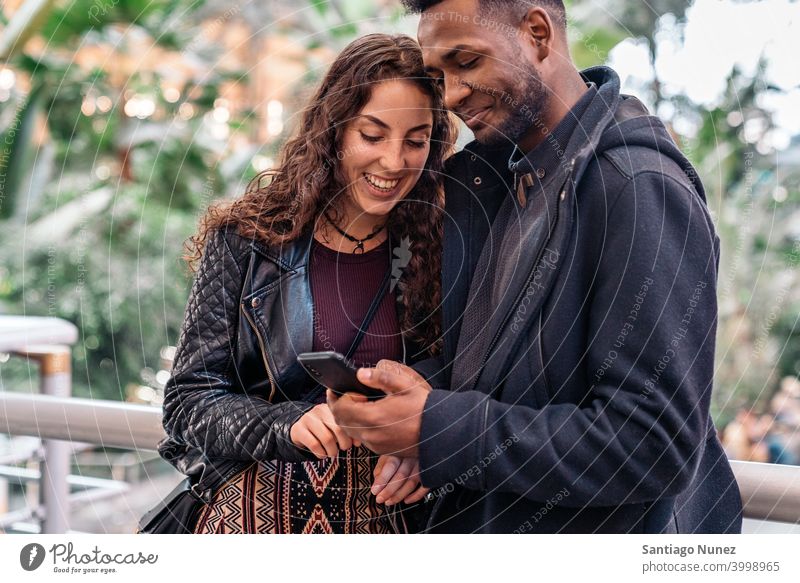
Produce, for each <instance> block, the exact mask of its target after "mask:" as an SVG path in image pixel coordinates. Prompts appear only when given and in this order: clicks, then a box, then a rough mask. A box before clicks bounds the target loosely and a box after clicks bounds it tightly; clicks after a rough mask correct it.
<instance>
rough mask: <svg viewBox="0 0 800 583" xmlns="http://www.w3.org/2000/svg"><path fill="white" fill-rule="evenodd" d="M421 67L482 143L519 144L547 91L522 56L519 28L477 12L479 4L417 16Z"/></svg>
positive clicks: (469, 0)
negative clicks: (440, 87) (423, 63)
mask: <svg viewBox="0 0 800 583" xmlns="http://www.w3.org/2000/svg"><path fill="white" fill-rule="evenodd" d="M418 40H419V43H420V45H421V46H422V52H423V56H424V59H425V68H426V70H427V72H428V74H429V75H430V76H431V77H435V78H437V79H439V80H440V81H441V83H443V87H444V92H445V104H446V106H447V107H448V109H450V110H452V111H453V112H454V113H455V114H456V115H458V117H460V118H461V119H462V120H464V123H466V124H467V126H468V127H469V128H470V130H472V132H473V133H474V134H475V139H477V140H478V141H479V142H481V143H484V144H501V143H508V142H514V143H516V142H518V141H519V140H520V138H521V137H522V136H523V135H524V134H525V133H526V132H527V131H528V129H530V128H531V126H533V125H534V123H535V121H536V119H537V118H538V117H539V115H540V112H541V111H542V109H543V108H544V107H546V105H547V99H548V92H547V90H546V88H545V86H544V84H543V83H542V80H541V78H540V76H539V74H538V72H537V70H536V68H535V67H534V65H533V64H532V63H531V62H530V61H528V60H527V59H526V58H525V57H524V56H523V55H524V54H525V51H524V50H522V42H524V33H523V30H522V29H521V28H520V23H518V22H513V21H512V20H511V19H510V18H508V19H504V18H503V17H502V16H501V17H497V16H492V15H489V14H485V13H484V12H483V11H481V10H480V7H479V0H444V1H443V2H440V3H439V4H436V5H435V6H433V7H431V8H429V9H428V10H426V11H425V12H423V13H422V15H421V17H420V24H419V30H418Z"/></svg>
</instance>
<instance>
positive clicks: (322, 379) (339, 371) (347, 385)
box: [297, 352, 386, 399]
mask: <svg viewBox="0 0 800 583" xmlns="http://www.w3.org/2000/svg"><path fill="white" fill-rule="evenodd" d="M297 362H299V363H300V364H302V365H303V368H305V369H306V372H308V374H310V375H311V376H312V377H313V378H314V380H315V381H317V382H318V383H319V384H321V385H322V386H324V387H327V388H329V389H330V390H332V391H333V392H334V393H336V394H337V395H344V394H345V393H359V394H361V395H364V396H365V397H367V398H368V399H380V398H381V397H385V396H386V393H384V392H383V391H379V390H377V389H372V388H370V387H368V386H366V385H363V384H361V382H360V381H359V380H358V378H357V377H356V371H357V370H358V368H356V366H355V365H354V364H353V363H352V362H350V361H349V360H347V359H346V358H345V357H344V356H343V355H342V354H339V353H338V352H304V353H303V354H299V355H298V356H297Z"/></svg>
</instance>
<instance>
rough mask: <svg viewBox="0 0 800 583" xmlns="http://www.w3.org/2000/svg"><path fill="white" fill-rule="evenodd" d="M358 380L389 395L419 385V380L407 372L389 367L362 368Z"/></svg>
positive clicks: (359, 370)
mask: <svg viewBox="0 0 800 583" xmlns="http://www.w3.org/2000/svg"><path fill="white" fill-rule="evenodd" d="M357 374H358V380H359V381H361V382H362V383H364V384H365V385H367V386H368V387H370V388H373V389H378V390H381V391H383V392H384V393H387V394H389V395H391V394H393V393H402V392H403V391H408V390H410V389H413V388H414V387H417V386H419V382H418V381H417V380H415V379H412V378H411V377H409V376H408V375H406V374H402V373H399V372H396V371H394V370H389V369H388V368H360V369H358V373H357Z"/></svg>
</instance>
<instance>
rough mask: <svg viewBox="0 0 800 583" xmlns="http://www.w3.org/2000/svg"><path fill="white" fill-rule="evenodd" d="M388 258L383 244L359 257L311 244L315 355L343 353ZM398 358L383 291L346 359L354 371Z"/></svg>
mask: <svg viewBox="0 0 800 583" xmlns="http://www.w3.org/2000/svg"><path fill="white" fill-rule="evenodd" d="M389 253H390V249H389V241H388V240H387V241H384V242H383V244H381V245H379V246H378V247H376V248H375V249H372V250H371V251H368V252H367V253H362V254H359V255H355V254H352V253H338V252H337V251H334V250H333V249H329V248H328V247H325V246H324V245H322V244H320V243H318V242H317V241H314V242H313V244H312V248H311V265H310V273H309V275H310V280H311V297H312V299H313V301H314V351H315V352H321V351H328V350H335V351H336V352H340V353H342V354H347V349H348V348H350V344H351V343H352V341H353V339H354V338H355V336H356V333H357V332H358V327H359V325H360V324H361V322H362V321H363V320H364V316H365V315H366V313H367V310H368V309H369V306H370V304H371V303H372V299H373V298H374V297H375V294H376V292H377V291H378V288H379V287H380V285H381V283H382V282H383V278H384V276H385V275H386V271H387V269H389V263H390V258H389V257H390V255H389ZM402 357H403V344H402V339H401V337H400V326H399V323H398V321H397V306H396V299H395V294H394V292H392V291H387V292H386V294H385V295H384V297H383V301H382V302H381V304H380V307H379V308H378V311H377V312H376V314H375V317H374V318H373V320H372V323H371V324H370V325H369V327H368V328H367V332H366V334H365V335H364V338H363V339H362V340H361V344H360V345H359V347H358V349H357V350H356V352H355V354H354V355H353V357H352V359H353V361H355V363H356V364H357V365H359V366H372V365H375V364H376V363H377V362H378V361H379V360H381V359H382V358H388V359H391V360H402Z"/></svg>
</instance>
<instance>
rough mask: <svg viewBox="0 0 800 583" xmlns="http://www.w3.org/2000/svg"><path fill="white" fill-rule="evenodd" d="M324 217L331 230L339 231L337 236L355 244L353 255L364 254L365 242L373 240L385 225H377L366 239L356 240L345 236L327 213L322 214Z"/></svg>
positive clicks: (350, 236)
mask: <svg viewBox="0 0 800 583" xmlns="http://www.w3.org/2000/svg"><path fill="white" fill-rule="evenodd" d="M324 215H325V218H326V219H327V221H328V222H329V223H330V224H331V225H333V228H334V229H336V230H337V231H339V234H340V235H341V236H342V237H344V238H345V239H347V240H348V241H352V242H353V243H355V244H356V246H355V247H354V248H353V253H356V254H360V253H364V243H366V242H367V241H369V240H370V239H373V238H374V237H375V236H376V235H377V234H378V233H380V232H381V231H383V228H384V227H385V226H386V223H384V224H382V225H378V226H376V227H375V228H374V229H372V232H371V233H370V234H369V235H367V236H366V237H364V238H363V239H358V238H356V237H353V236H352V235H348V234H347V233H346V232H345V231H343V230H342V229H341V228H340V227H339V225H337V224H336V223H335V222H334V220H333V219H331V217H330V216H329V215H328V213H327V211H326V212H325V213H324Z"/></svg>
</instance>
